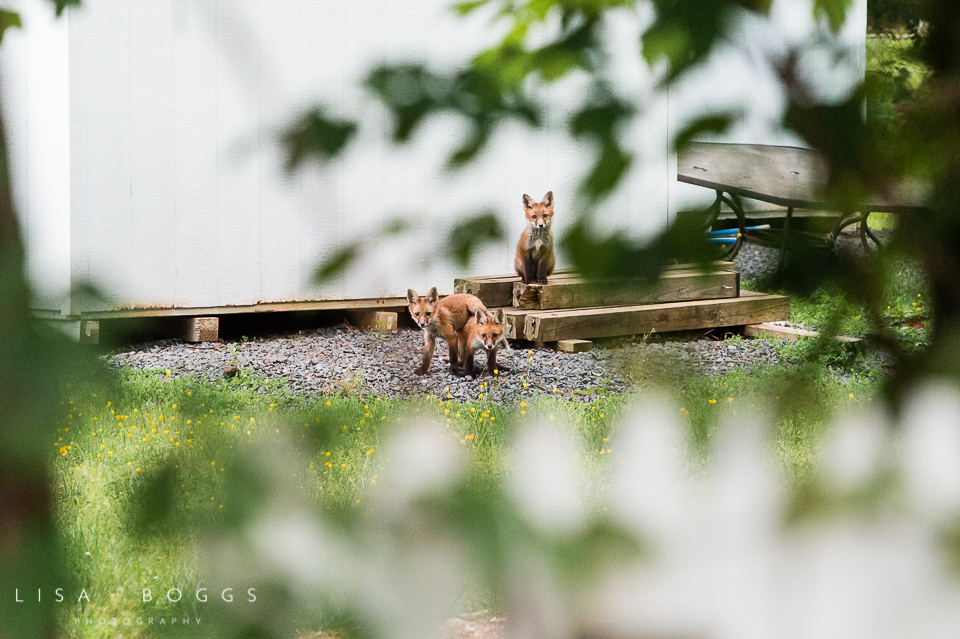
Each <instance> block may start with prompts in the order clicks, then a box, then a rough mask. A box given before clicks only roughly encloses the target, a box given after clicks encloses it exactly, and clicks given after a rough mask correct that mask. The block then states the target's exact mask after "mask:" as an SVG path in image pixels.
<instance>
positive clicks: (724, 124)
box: [673, 111, 743, 151]
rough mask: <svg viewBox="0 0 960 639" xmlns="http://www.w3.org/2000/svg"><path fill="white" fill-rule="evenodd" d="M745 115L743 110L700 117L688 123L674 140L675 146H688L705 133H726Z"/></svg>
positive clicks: (677, 148)
mask: <svg viewBox="0 0 960 639" xmlns="http://www.w3.org/2000/svg"><path fill="white" fill-rule="evenodd" d="M742 117H743V113H742V112H739V111H738V112H736V113H723V114H718V115H708V116H704V117H701V118H698V119H697V120H695V121H694V122H691V123H690V124H689V125H687V126H686V127H685V128H684V129H683V130H682V131H680V133H678V134H677V137H676V138H675V139H674V141H673V148H674V149H675V150H677V151H679V150H681V149H683V148H684V147H686V146H687V145H688V144H690V142H693V141H694V140H696V139H697V138H699V137H700V136H701V135H703V134H704V133H713V134H721V133H726V132H727V130H728V129H729V128H730V125H731V124H733V123H734V122H735V121H736V120H739V119H740V118H742Z"/></svg>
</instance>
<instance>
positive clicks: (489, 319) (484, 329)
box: [460, 308, 510, 376]
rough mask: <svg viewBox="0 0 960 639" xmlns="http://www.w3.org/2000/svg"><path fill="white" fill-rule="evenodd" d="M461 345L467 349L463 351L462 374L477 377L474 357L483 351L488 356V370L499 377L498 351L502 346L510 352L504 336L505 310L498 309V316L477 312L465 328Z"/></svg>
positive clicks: (486, 312)
mask: <svg viewBox="0 0 960 639" xmlns="http://www.w3.org/2000/svg"><path fill="white" fill-rule="evenodd" d="M460 345H461V348H463V349H465V350H464V351H461V358H460V361H461V363H462V374H464V375H471V376H475V375H476V371H475V370H474V367H473V356H474V354H475V353H476V352H477V351H480V350H482V351H484V352H485V353H486V354H487V370H488V371H489V372H490V374H491V375H499V374H500V371H499V370H498V366H497V351H498V350H500V347H501V346H503V347H504V348H505V349H507V350H510V345H509V344H508V343H507V338H506V337H504V336H503V309H502V308H501V309H497V312H496V314H493V313H490V312H489V311H486V310H483V311H480V310H478V311H476V312H475V313H474V314H473V316H472V317H471V318H470V319H469V321H467V324H466V326H464V327H463V331H462V336H461V339H460Z"/></svg>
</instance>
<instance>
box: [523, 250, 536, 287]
mask: <svg viewBox="0 0 960 639" xmlns="http://www.w3.org/2000/svg"><path fill="white" fill-rule="evenodd" d="M536 278H537V261H536V260H535V259H533V257H531V256H529V255H524V256H523V277H522V278H521V279H522V280H523V283H524V284H533V283H535V282H536Z"/></svg>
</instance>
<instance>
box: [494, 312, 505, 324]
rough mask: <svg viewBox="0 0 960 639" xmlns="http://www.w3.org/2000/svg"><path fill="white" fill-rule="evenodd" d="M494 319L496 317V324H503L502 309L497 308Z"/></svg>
mask: <svg viewBox="0 0 960 639" xmlns="http://www.w3.org/2000/svg"><path fill="white" fill-rule="evenodd" d="M494 317H496V320H497V324H503V309H502V308H498V309H497V314H496V315H495V316H494Z"/></svg>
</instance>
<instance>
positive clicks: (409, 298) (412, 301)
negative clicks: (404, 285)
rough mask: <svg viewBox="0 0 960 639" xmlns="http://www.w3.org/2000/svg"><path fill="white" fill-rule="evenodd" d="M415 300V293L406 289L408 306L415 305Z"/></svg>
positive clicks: (410, 289) (416, 297)
mask: <svg viewBox="0 0 960 639" xmlns="http://www.w3.org/2000/svg"><path fill="white" fill-rule="evenodd" d="M417 299H418V296H417V292H416V291H414V290H413V289H412V288H408V289H407V301H408V302H409V303H410V305H411V306H413V305H414V304H416V303H417Z"/></svg>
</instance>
